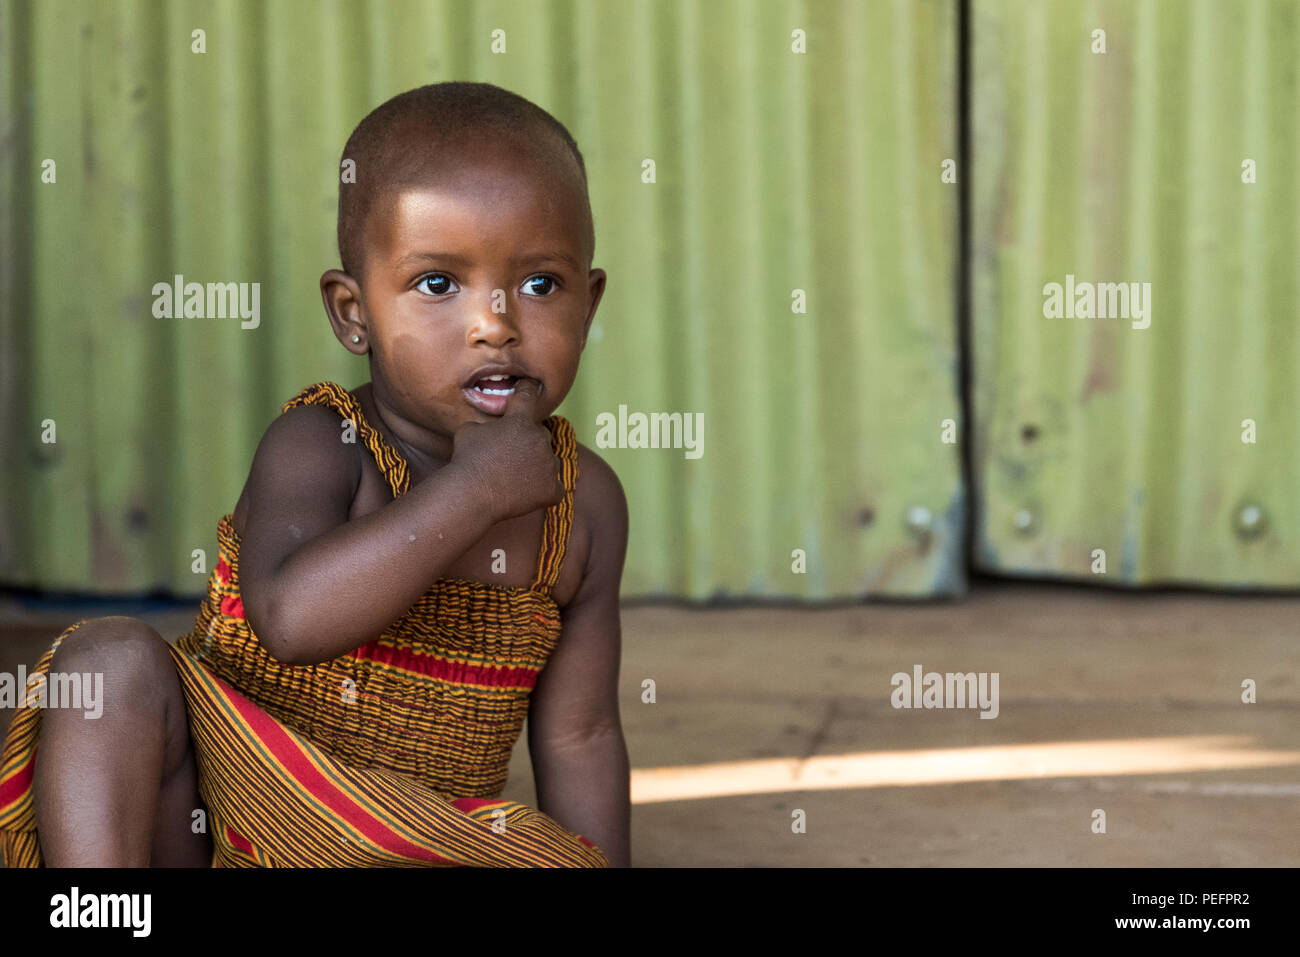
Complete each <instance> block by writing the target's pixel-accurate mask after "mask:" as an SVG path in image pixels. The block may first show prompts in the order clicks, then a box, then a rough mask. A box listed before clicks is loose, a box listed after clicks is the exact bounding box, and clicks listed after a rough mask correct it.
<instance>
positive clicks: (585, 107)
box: [0, 0, 964, 598]
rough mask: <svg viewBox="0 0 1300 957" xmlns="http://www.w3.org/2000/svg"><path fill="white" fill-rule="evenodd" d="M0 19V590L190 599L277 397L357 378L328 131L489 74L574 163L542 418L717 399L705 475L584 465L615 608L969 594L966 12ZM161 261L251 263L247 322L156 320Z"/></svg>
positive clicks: (878, 7)
mask: <svg viewBox="0 0 1300 957" xmlns="http://www.w3.org/2000/svg"><path fill="white" fill-rule="evenodd" d="M0 9H2V11H3V12H2V13H0V16H2V17H3V21H2V24H0V29H3V33H4V36H3V48H2V49H3V60H4V66H3V81H2V82H3V83H4V84H5V88H4V93H5V94H6V95H5V103H4V110H5V116H4V117H3V124H2V128H3V130H4V131H5V143H6V152H7V156H8V157H10V158H12V159H13V160H14V162H13V163H12V164H10V163H4V164H0V165H2V166H3V167H4V170H5V172H4V173H3V175H4V176H5V177H6V179H5V180H4V184H3V185H4V188H5V193H4V209H5V214H4V222H3V223H2V224H0V226H2V228H0V236H2V238H0V241H2V242H3V243H4V248H3V250H0V253H3V255H2V256H0V259H3V261H4V264H5V265H4V267H3V268H5V269H6V273H5V274H4V278H5V280H6V281H5V288H6V295H5V296H4V297H3V301H2V302H0V310H3V312H0V322H2V323H3V332H4V335H5V339H6V342H8V343H11V344H13V347H14V348H13V350H12V351H11V352H10V353H9V354H6V355H5V356H4V359H3V361H4V363H5V365H4V366H3V368H4V384H3V391H4V399H5V405H4V413H3V414H4V415H5V417H6V420H7V424H6V427H5V432H6V439H5V441H6V442H7V443H12V445H13V446H16V447H11V448H10V450H9V451H10V453H12V454H6V461H7V463H8V464H7V465H6V469H5V478H4V493H5V498H6V504H5V508H4V510H3V516H2V521H0V545H2V546H3V558H2V560H0V575H3V578H4V579H5V580H7V581H9V582H10V583H16V584H22V585H38V586H43V587H46V588H75V589H83V588H84V589H92V590H98V591H105V592H123V591H130V590H136V589H141V588H147V587H155V586H157V587H166V588H169V589H172V590H177V591H181V592H191V593H192V592H195V591H196V590H199V589H201V587H202V581H203V579H202V577H201V576H197V575H194V574H192V573H191V571H190V567H191V558H190V554H191V550H192V549H194V548H206V549H208V553H209V555H210V554H212V548H213V547H214V544H215V541H214V536H215V524H216V520H217V518H218V517H219V516H220V515H221V514H222V513H224V512H225V511H227V510H229V509H230V508H231V507H232V506H233V504H234V502H235V500H236V497H237V495H238V493H239V490H240V488H241V486H242V484H243V481H244V479H245V477H246V475H247V469H248V466H249V464H250V461H251V457H252V452H253V449H254V447H255V445H256V442H257V439H258V437H259V436H260V435H261V432H262V430H263V429H264V428H265V426H266V425H267V424H268V423H269V421H270V420H271V419H272V418H274V416H275V415H276V413H277V412H278V408H279V405H280V403H281V402H283V401H284V400H285V399H286V398H288V397H289V396H290V395H292V394H293V393H294V392H296V391H297V390H298V389H300V388H301V387H303V386H305V385H306V384H308V383H310V382H313V381H316V380H319V379H325V378H331V379H334V380H336V381H339V382H341V383H342V384H344V385H346V386H348V387H352V386H355V385H357V384H360V383H361V382H363V381H364V380H365V379H366V378H367V373H366V368H365V366H364V364H362V363H360V362H358V361H357V360H355V359H352V358H351V357H349V356H348V355H347V354H346V353H345V352H344V351H343V350H342V349H340V348H339V347H338V345H337V343H336V342H335V341H334V340H333V338H332V336H331V335H330V333H329V331H328V329H327V325H326V321H325V318H324V315H323V313H322V311H321V307H320V304H319V294H318V292H317V278H318V276H319V274H320V273H321V271H322V270H323V269H325V268H328V267H330V266H333V265H335V264H336V260H337V253H336V251H335V249H334V239H333V236H334V204H335V197H336V179H335V177H336V175H337V173H336V169H335V164H336V162H337V157H338V154H339V151H340V149H341V146H342V143H343V142H344V140H345V139H346V137H347V134H348V132H349V131H350V129H351V128H352V126H353V124H355V123H356V121H357V120H359V119H360V118H361V117H362V116H363V115H364V114H365V113H366V112H367V111H368V110H369V109H370V108H372V107H373V106H375V105H377V104H378V103H380V102H381V101H383V100H384V99H386V98H387V97H389V96H391V95H392V94H394V93H397V92H399V91H401V90H403V89H407V88H410V87H414V86H418V85H420V84H423V83H429V82H436V81H439V80H445V79H474V80H484V81H489V82H493V83H497V84H499V85H501V86H504V87H506V88H508V89H512V90H515V91H517V92H520V93H522V94H523V95H525V96H528V97H529V98H530V99H533V100H534V101H535V102H537V103H539V104H540V105H542V106H543V107H545V108H547V109H549V110H550V111H551V112H553V113H554V114H555V115H556V116H558V117H559V118H560V119H561V120H562V121H563V122H565V123H566V125H568V126H569V128H570V129H571V131H572V132H573V133H574V135H575V137H576V139H577V140H578V142H579V145H580V146H581V147H582V149H583V152H584V154H585V156H586V159H587V162H588V169H589V174H590V180H591V188H592V202H593V207H594V210H595V216H596V230H597V264H598V265H600V266H602V267H603V268H605V269H606V270H607V271H608V273H609V276H610V279H609V286H608V290H607V292H606V295H605V298H604V301H603V302H602V304H601V308H600V312H599V313H598V314H597V317H596V325H595V329H594V331H593V333H592V341H591V343H590V344H589V346H588V351H587V354H586V355H585V356H584V362H583V368H582V371H581V373H580V374H579V378H578V384H577V386H576V387H575V390H574V392H573V393H572V394H571V395H570V397H569V398H568V399H567V400H566V402H565V404H564V406H562V407H561V409H560V410H559V411H560V412H561V413H562V414H565V415H567V416H569V417H570V419H571V420H572V421H573V422H574V424H575V427H576V429H577V432H578V436H579V439H580V440H581V441H583V442H585V443H586V444H588V445H592V446H594V445H595V435H596V416H597V415H598V414H599V413H601V412H616V411H617V410H618V407H619V405H620V404H622V405H626V406H627V407H628V409H629V410H631V411H637V410H640V411H670V412H671V411H680V412H702V413H704V418H705V430H704V454H703V457H702V458H699V459H697V460H687V459H686V458H685V456H684V454H683V452H682V451H681V450H667V451H661V450H632V449H612V450H608V451H607V452H603V453H602V454H605V455H606V458H607V459H608V460H609V461H610V463H611V464H612V465H613V466H614V468H615V469H616V471H617V472H618V473H619V475H620V476H621V478H622V480H623V484H624V487H625V488H626V491H627V494H628V498H629V501H630V503H631V508H632V529H631V539H632V540H631V545H630V553H629V558H628V564H627V571H626V575H625V579H624V594H625V595H628V596H637V595H652V594H668V595H680V596H687V597H692V598H700V597H707V596H713V595H733V596H770V597H775V596H790V597H798V598H827V597H847V596H859V595H863V594H867V593H875V594H894V595H926V594H934V593H949V592H954V591H957V590H960V589H961V588H962V587H963V584H964V582H963V577H962V570H961V541H960V536H961V532H962V523H963V514H964V513H963V508H964V505H963V501H964V500H963V496H962V492H961V484H960V478H959V464H958V458H957V447H956V446H952V445H944V444H942V443H941V442H940V441H939V429H940V422H941V420H943V419H945V418H955V419H957V420H958V421H960V410H959V408H958V405H957V399H956V394H955V391H956V390H955V382H954V372H955V367H956V363H955V353H954V340H955V335H954V328H953V307H952V300H953V295H952V293H953V282H954V271H953V269H954V267H953V256H954V249H955V226H956V212H957V191H956V187H954V186H951V185H944V184H942V183H941V182H940V176H939V168H940V162H941V160H942V159H943V158H944V157H951V156H954V155H955V112H954V100H955V94H954V67H953V65H954V63H955V62H956V57H955V5H954V4H953V3H952V2H947V0H945V2H937V0H929V2H921V3H911V2H905V0H895V2H870V0H857V2H839V3H816V4H803V3H787V2H778V0H766V2H753V0H733V2H707V3H706V2H677V3H668V2H650V0H644V2H631V0H618V2H612V0H610V2H596V0H590V2H563V3H561V2H555V3H541V2H536V0H518V2H499V3H474V4H468V3H453V2H444V3H428V2H421V3H382V4H373V5H370V4H351V3H333V4H323V3H315V2H306V0H304V2H270V3H260V2H245V3H201V2H175V3H172V2H169V3H145V2H135V3H129V2H125V3H90V2H87V3H71V2H66V0H62V2H61V0H43V2H41V3H9V4H6V5H5V6H4V7H3V8H0ZM196 28H202V29H205V30H206V31H207V52H206V53H204V54H196V53H192V52H191V49H190V44H191V40H190V37H191V31H192V30H194V29H196ZM497 28H500V29H503V30H505V31H506V36H507V51H508V52H507V53H506V54H505V55H494V54H493V53H491V52H490V50H489V42H490V33H491V31H492V30H493V29H497ZM796 29H802V30H804V31H806V34H807V44H808V52H807V53H806V54H803V55H800V54H795V53H793V52H792V51H791V42H792V39H791V37H792V31H794V30H796ZM46 157H50V158H54V159H56V161H57V163H58V167H57V171H58V179H57V183H56V184H54V185H42V184H40V182H39V166H40V161H41V160H42V159H44V158H46ZM646 158H652V159H654V160H655V161H656V164H657V182H656V183H655V184H653V185H647V184H645V183H643V182H642V181H641V169H642V166H641V164H642V160H643V159H646ZM177 273H180V274H183V275H185V276H187V277H191V278H194V279H197V280H199V281H216V280H222V281H227V280H228V281H243V282H253V281H257V282H260V283H261V284H262V287H261V288H262V302H261V307H262V319H261V325H260V327H259V328H258V329H256V330H247V331H245V330H241V329H240V328H238V324H237V323H234V322H231V321H213V322H205V321H200V320H184V321H182V320H170V321H169V320H156V319H154V318H152V316H151V312H150V308H151V289H152V286H153V284H154V283H155V282H158V281H166V280H168V279H169V278H170V277H172V276H173V275H175V274H177ZM794 289H803V290H806V291H807V296H808V312H807V314H802V315H801V314H793V313H792V311H791V293H792V290H794ZM47 418H49V419H54V420H55V421H56V423H57V429H58V431H57V438H58V441H57V444H55V445H53V446H49V445H43V444H41V443H40V442H39V439H38V437H37V436H38V432H37V424H38V423H39V422H41V421H42V420H44V419H47ZM15 437H17V438H15ZM913 506H917V507H923V508H925V509H928V510H929V511H930V512H931V513H932V515H933V516H934V518H933V521H932V531H931V533H930V535H929V536H928V537H926V536H922V537H917V536H915V535H914V534H913V533H911V532H909V531H908V529H907V528H906V527H905V525H904V520H903V519H904V515H905V513H906V512H907V510H908V509H909V508H911V507H913ZM796 548H802V549H805V550H806V551H807V556H808V557H807V573H806V574H803V575H798V574H793V573H792V571H791V563H792V558H791V553H792V551H793V550H794V549H796Z"/></svg>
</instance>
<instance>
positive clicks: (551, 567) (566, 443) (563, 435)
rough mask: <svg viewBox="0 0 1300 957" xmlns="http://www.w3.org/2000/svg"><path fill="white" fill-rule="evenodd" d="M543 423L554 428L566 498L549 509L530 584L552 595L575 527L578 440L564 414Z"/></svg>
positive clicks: (533, 588)
mask: <svg viewBox="0 0 1300 957" xmlns="http://www.w3.org/2000/svg"><path fill="white" fill-rule="evenodd" d="M544 424H545V425H546V427H547V428H548V429H550V430H551V448H552V449H554V450H555V456H556V458H558V459H559V460H560V476H561V478H562V479H563V481H564V498H562V499H560V500H559V501H558V502H556V503H555V504H554V505H552V506H551V507H550V508H548V509H547V510H546V523H545V525H544V526H543V527H542V547H541V550H540V551H539V552H538V554H537V573H536V574H535V575H534V576H533V583H532V585H530V586H529V587H530V588H531V589H532V590H533V591H541V592H543V593H544V594H547V595H549V594H550V592H551V589H552V588H554V587H555V583H556V582H557V581H559V578H560V567H561V566H562V565H563V564H564V552H565V549H566V548H568V545H569V531H570V530H571V529H572V528H573V492H574V490H575V489H576V488H577V487H578V441H577V439H576V438H575V437H574V434H573V426H572V425H570V424H569V420H568V419H566V418H564V417H563V416H559V415H552V416H550V417H549V418H547V419H546V421H545V423H544Z"/></svg>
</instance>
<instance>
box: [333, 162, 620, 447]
mask: <svg viewBox="0 0 1300 957" xmlns="http://www.w3.org/2000/svg"><path fill="white" fill-rule="evenodd" d="M582 213H583V205H582V200H581V194H580V193H578V192H576V189H575V184H574V183H573V182H572V181H571V180H566V179H565V178H564V177H554V176H547V175H546V174H544V173H543V172H541V171H539V170H538V168H537V166H536V165H535V164H530V163H529V162H527V161H526V160H522V159H520V158H518V157H517V156H516V155H512V154H511V153H510V152H509V151H508V150H505V149H494V150H489V151H488V152H486V153H481V152H480V153H475V154H474V159H473V162H472V163H469V164H466V165H464V166H461V167H460V168H458V169H454V170H449V171H447V172H446V173H445V175H443V176H442V177H441V178H440V179H439V180H438V181H437V182H436V183H430V184H427V185H423V186H420V187H417V188H412V189H409V190H406V191H403V192H401V193H399V194H397V195H396V197H395V198H392V199H390V200H389V201H387V202H386V203H384V204H381V205H380V206H378V207H376V209H375V210H374V211H373V213H372V215H371V216H370V217H368V222H367V223H366V249H365V266H364V278H363V279H362V281H361V283H360V288H359V304H358V307H357V308H353V309H352V310H351V312H352V313H353V314H354V315H355V319H356V321H355V323H354V324H353V325H355V326H357V327H361V328H362V331H361V332H360V335H361V337H362V340H363V341H362V343H361V344H360V345H358V344H353V343H351V341H350V340H351V336H352V335H354V334H357V333H356V332H355V331H354V328H353V325H347V324H345V326H346V327H345V328H342V331H341V333H340V336H339V338H340V340H341V341H342V342H343V344H344V345H345V346H347V347H348V348H349V349H351V350H353V351H362V352H364V351H365V349H366V348H367V347H368V348H369V351H370V355H371V376H372V380H373V382H374V388H375V391H376V394H377V396H378V397H380V398H381V400H382V401H384V403H385V404H386V405H388V406H390V407H391V408H392V409H393V410H394V411H396V412H398V413H400V414H402V415H403V416H404V417H405V418H407V419H408V420H409V421H410V422H411V423H412V424H415V425H418V426H423V427H424V428H426V429H429V430H432V431H433V432H436V433H441V434H442V435H451V434H453V433H454V432H455V431H456V429H457V428H458V427H459V426H460V425H461V424H462V423H464V422H468V421H479V422H483V421H488V420H489V419H491V418H492V417H494V416H496V415H500V414H502V413H503V412H504V410H505V409H506V407H507V403H508V402H509V401H510V400H509V397H508V396H496V395H491V394H485V393H483V392H481V391H480V390H477V389H475V388H474V387H473V381H474V379H475V378H476V377H477V375H476V374H477V372H478V371H479V370H481V369H482V368H483V367H484V366H490V365H497V364H502V365H506V366H509V367H511V368H512V369H514V370H516V371H517V372H519V373H520V374H521V375H524V376H528V377H530V378H533V379H535V380H536V381H537V382H539V383H540V385H541V392H540V395H539V397H538V400H537V405H536V410H535V412H536V417H537V419H538V421H540V420H541V419H543V418H545V417H546V416H548V415H550V414H551V413H552V412H553V411H554V410H555V408H556V407H557V406H558V405H559V404H560V402H561V401H562V400H563V399H564V396H565V395H566V394H567V393H568V391H569V389H570V387H571V386H572V385H573V381H574V378H575V377H576V375H577V372H578V358H579V356H580V355H581V353H582V349H583V346H584V345H585V344H586V339H587V330H588V329H589V327H590V326H591V321H592V317H593V316H594V315H595V312H596V306H597V305H598V304H599V302H600V297H601V295H602V294H603V293H604V286H605V273H604V271H603V270H600V269H594V270H590V271H588V270H587V269H586V268H585V253H584V250H583V248H582V247H583V235H584V220H583V216H582ZM327 275H328V274H327ZM326 299H327V304H328V301H329V294H328V293H327V296H326ZM345 311H347V310H345ZM340 328H341V327H340V324H339V323H338V322H335V329H336V332H338V331H340ZM510 385H511V383H501V382H498V383H496V384H495V386H496V387H497V388H501V387H509V386H510ZM485 387H486V388H493V385H492V384H487V385H486V386H485Z"/></svg>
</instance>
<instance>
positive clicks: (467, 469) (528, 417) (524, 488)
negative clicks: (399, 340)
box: [451, 379, 564, 521]
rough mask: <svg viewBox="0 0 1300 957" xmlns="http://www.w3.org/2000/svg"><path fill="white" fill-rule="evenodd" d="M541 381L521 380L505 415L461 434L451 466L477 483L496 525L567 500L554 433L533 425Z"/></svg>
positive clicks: (466, 426)
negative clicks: (552, 443)
mask: <svg viewBox="0 0 1300 957" xmlns="http://www.w3.org/2000/svg"><path fill="white" fill-rule="evenodd" d="M537 393H538V388H537V382H536V381H535V380H533V379H519V380H518V382H517V383H516V385H515V394H514V395H512V396H511V397H510V404H509V405H508V406H507V407H506V411H505V414H504V415H502V416H501V417H500V418H497V419H494V420H492V421H490V422H466V423H465V424H464V425H462V426H461V427H460V428H459V429H457V430H456V435H455V437H454V439H453V446H452V455H451V464H452V465H453V466H455V467H456V468H458V469H463V470H464V473H465V475H466V478H467V479H468V480H469V481H471V482H474V483H476V484H477V485H478V486H479V488H480V490H481V492H482V493H483V497H484V501H485V502H486V503H487V507H488V509H489V510H490V511H491V512H492V514H494V515H495V516H496V519H497V521H501V520H504V519H507V518H512V517H514V516H516V515H527V514H528V513H529V512H533V511H536V510H537V509H539V508H546V507H547V506H550V505H554V504H555V503H556V502H558V501H560V500H561V499H562V498H564V482H563V481H562V480H561V477H560V460H559V458H557V457H556V455H555V452H554V451H552V449H551V433H550V430H549V429H547V428H546V426H544V425H542V424H540V423H538V422H535V421H533V408H534V406H535V405H536V404H537Z"/></svg>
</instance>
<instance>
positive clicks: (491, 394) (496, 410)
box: [461, 375, 519, 415]
mask: <svg viewBox="0 0 1300 957" xmlns="http://www.w3.org/2000/svg"><path fill="white" fill-rule="evenodd" d="M518 384H519V376H514V375H491V376H484V377H483V378H481V379H478V380H476V381H475V382H473V383H471V384H470V385H468V386H466V387H465V388H464V389H462V390H461V391H462V392H464V393H465V398H466V399H468V400H469V404H470V405H472V406H474V408H476V409H478V410H479V411H480V412H485V413H487V414H488V415H504V414H505V411H506V405H507V404H508V403H509V402H510V397H511V396H512V395H514V394H515V386H516V385H518Z"/></svg>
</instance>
